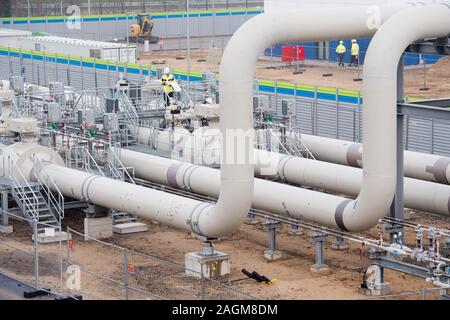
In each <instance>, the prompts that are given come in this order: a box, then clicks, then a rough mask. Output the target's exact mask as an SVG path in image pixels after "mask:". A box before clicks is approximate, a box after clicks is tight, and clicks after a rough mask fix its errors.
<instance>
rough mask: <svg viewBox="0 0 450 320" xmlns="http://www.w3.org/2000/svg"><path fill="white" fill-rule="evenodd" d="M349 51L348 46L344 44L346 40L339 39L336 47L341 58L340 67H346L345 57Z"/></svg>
mask: <svg viewBox="0 0 450 320" xmlns="http://www.w3.org/2000/svg"><path fill="white" fill-rule="evenodd" d="M346 52H347V48H346V47H345V45H344V41H342V40H341V41H339V45H338V46H337V48H336V53H337V55H338V59H339V67H345V65H344V57H345V53H346Z"/></svg>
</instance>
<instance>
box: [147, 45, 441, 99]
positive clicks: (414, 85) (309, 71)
mask: <svg viewBox="0 0 450 320" xmlns="http://www.w3.org/2000/svg"><path fill="white" fill-rule="evenodd" d="M220 57H221V51H220V50H211V49H209V50H207V49H202V50H192V53H191V70H194V71H199V72H204V71H213V72H218V71H219V62H220ZM141 58H142V59H141V63H144V64H150V65H151V64H153V61H162V60H163V61H165V62H166V63H165V65H168V66H170V67H171V68H176V69H182V70H186V69H187V60H186V52H185V51H154V52H152V53H145V54H143V55H142V57H141ZM177 58H178V59H177ZM181 58H183V59H181ZM198 60H206V61H202V62H199V61H198ZM271 66H272V67H275V66H278V68H276V69H270V67H271ZM294 69H295V67H288V68H286V67H281V64H280V63H277V62H270V61H266V60H264V61H262V60H260V61H259V62H258V64H257V69H256V70H255V77H256V78H258V79H264V80H278V81H287V82H297V83H302V84H308V85H317V86H328V87H337V88H340V89H349V90H361V89H362V83H363V82H358V81H354V79H356V78H360V77H362V69H360V70H358V69H356V68H348V67H345V68H338V67H337V66H336V64H329V65H328V66H309V65H308V62H306V65H305V66H304V67H302V69H303V70H304V72H303V74H293V71H294ZM329 73H331V74H333V76H332V77H324V76H323V75H324V74H329ZM425 75H426V77H425V79H426V87H429V88H430V90H428V91H423V90H420V89H421V88H423V87H424V69H423V68H422V67H414V68H409V67H408V68H407V69H406V70H405V93H406V95H407V96H414V97H422V98H433V99H434V98H449V97H450V57H446V58H443V59H441V61H439V62H438V63H437V64H435V65H432V66H430V67H427V69H426V74H425Z"/></svg>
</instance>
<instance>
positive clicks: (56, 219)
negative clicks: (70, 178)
mask: <svg viewBox="0 0 450 320" xmlns="http://www.w3.org/2000/svg"><path fill="white" fill-rule="evenodd" d="M9 161H10V163H9V166H10V168H11V170H10V179H11V191H12V195H13V198H14V200H15V201H16V203H17V205H18V206H19V208H20V211H21V212H22V215H23V216H24V217H25V218H26V219H28V220H29V223H30V225H32V224H33V221H37V222H38V225H39V226H38V228H37V230H38V233H42V232H43V231H44V230H45V229H46V228H54V229H59V228H60V225H61V220H62V219H63V217H64V205H63V204H61V202H60V203H57V200H56V199H57V197H59V196H61V197H62V194H61V193H59V195H58V196H57V197H55V196H54V195H52V196H51V197H50V198H49V193H50V192H51V191H50V186H49V185H48V184H47V185H42V184H41V182H40V181H42V179H39V180H40V181H38V182H28V181H27V179H25V177H24V175H23V173H22V172H21V170H20V168H19V167H18V166H17V165H16V164H15V163H14V162H13V161H12V160H11V159H10V160H9ZM41 190H42V192H41ZM58 191H59V190H58ZM62 199H63V198H62Z"/></svg>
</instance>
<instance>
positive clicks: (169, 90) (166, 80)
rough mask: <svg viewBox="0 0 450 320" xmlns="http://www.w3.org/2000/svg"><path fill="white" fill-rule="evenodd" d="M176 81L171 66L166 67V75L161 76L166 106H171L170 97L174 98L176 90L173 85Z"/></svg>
mask: <svg viewBox="0 0 450 320" xmlns="http://www.w3.org/2000/svg"><path fill="white" fill-rule="evenodd" d="M174 81H175V77H174V76H173V74H171V73H170V69H169V68H164V75H163V76H162V78H161V84H162V87H163V91H164V101H165V102H166V107H168V106H170V99H171V98H173V94H174V92H175V90H174V89H173V87H172V82H174Z"/></svg>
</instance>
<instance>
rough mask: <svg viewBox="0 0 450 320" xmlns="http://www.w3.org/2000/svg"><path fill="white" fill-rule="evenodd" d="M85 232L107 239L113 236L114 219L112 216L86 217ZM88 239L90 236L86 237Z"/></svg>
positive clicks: (97, 237)
mask: <svg viewBox="0 0 450 320" xmlns="http://www.w3.org/2000/svg"><path fill="white" fill-rule="evenodd" d="M84 234H85V235H86V236H89V237H91V238H94V239H106V238H111V237H112V236H113V219H112V217H111V216H108V217H102V218H85V219H84ZM84 240H86V241H88V240H89V238H87V237H85V238H84Z"/></svg>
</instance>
